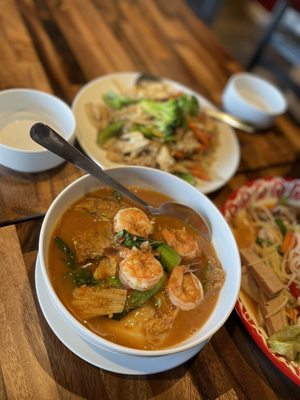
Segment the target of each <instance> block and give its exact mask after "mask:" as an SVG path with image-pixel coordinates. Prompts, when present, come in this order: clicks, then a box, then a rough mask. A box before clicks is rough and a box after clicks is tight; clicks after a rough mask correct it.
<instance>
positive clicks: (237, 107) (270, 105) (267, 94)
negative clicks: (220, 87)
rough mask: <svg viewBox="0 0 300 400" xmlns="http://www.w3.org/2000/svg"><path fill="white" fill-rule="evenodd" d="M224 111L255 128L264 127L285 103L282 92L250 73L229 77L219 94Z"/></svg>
mask: <svg viewBox="0 0 300 400" xmlns="http://www.w3.org/2000/svg"><path fill="white" fill-rule="evenodd" d="M222 105H223V109H224V111H226V112H228V113H229V114H232V115H234V116H235V117H238V118H240V119H242V120H244V121H246V122H249V123H251V124H252V125H254V126H255V127H256V128H257V129H267V128H269V127H270V126H272V124H273V123H274V120H275V117H276V116H278V115H280V114H283V113H284V112H285V111H286V108H287V102H286V99H285V97H284V96H283V94H282V93H281V91H280V90H279V89H278V88H277V87H276V86H274V85H273V84H271V83H270V82H268V81H266V80H264V79H262V78H260V77H258V76H256V75H254V74H251V73H238V74H234V75H232V76H231V78H230V79H229V81H228V82H227V84H226V86H225V89H224V91H223V95H222Z"/></svg>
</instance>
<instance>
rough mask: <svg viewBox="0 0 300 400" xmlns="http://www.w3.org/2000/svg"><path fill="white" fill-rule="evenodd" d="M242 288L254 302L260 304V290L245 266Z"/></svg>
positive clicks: (243, 267)
mask: <svg viewBox="0 0 300 400" xmlns="http://www.w3.org/2000/svg"><path fill="white" fill-rule="evenodd" d="M241 288H242V289H243V291H244V292H245V293H246V294H247V295H248V296H249V297H251V299H252V300H254V301H255V302H256V303H257V302H258V293H259V288H258V286H257V283H256V282H255V280H254V278H253V277H252V275H251V274H250V273H249V270H248V267H246V266H245V265H243V266H242V280H241Z"/></svg>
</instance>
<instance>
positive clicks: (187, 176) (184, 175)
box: [173, 171, 197, 186]
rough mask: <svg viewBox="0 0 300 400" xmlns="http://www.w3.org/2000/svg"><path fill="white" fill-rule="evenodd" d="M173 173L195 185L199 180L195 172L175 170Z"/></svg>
mask: <svg viewBox="0 0 300 400" xmlns="http://www.w3.org/2000/svg"><path fill="white" fill-rule="evenodd" d="M173 175H176V176H178V177H179V178H181V179H183V180H184V181H186V182H188V183H190V184H191V185H193V186H195V185H196V183H197V181H196V179H195V177H194V175H193V174H190V173H189V172H176V171H175V172H173Z"/></svg>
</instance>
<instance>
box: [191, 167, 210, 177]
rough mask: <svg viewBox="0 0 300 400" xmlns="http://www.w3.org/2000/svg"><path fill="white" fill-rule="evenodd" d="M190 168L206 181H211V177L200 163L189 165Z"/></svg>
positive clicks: (194, 173)
mask: <svg viewBox="0 0 300 400" xmlns="http://www.w3.org/2000/svg"><path fill="white" fill-rule="evenodd" d="M188 169H189V171H190V172H191V173H192V174H193V175H194V176H196V177H197V178H199V179H203V180H204V181H210V177H209V176H208V174H207V173H206V172H205V171H203V169H202V168H201V167H200V165H199V164H195V165H193V166H191V167H188Z"/></svg>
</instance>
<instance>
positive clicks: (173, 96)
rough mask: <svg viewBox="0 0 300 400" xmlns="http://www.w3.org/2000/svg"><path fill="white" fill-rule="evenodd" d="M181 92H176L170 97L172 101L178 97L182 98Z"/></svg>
mask: <svg viewBox="0 0 300 400" xmlns="http://www.w3.org/2000/svg"><path fill="white" fill-rule="evenodd" d="M182 95H183V92H176V93H174V94H172V95H171V96H170V98H172V99H177V98H178V97H180V96H182Z"/></svg>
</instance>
